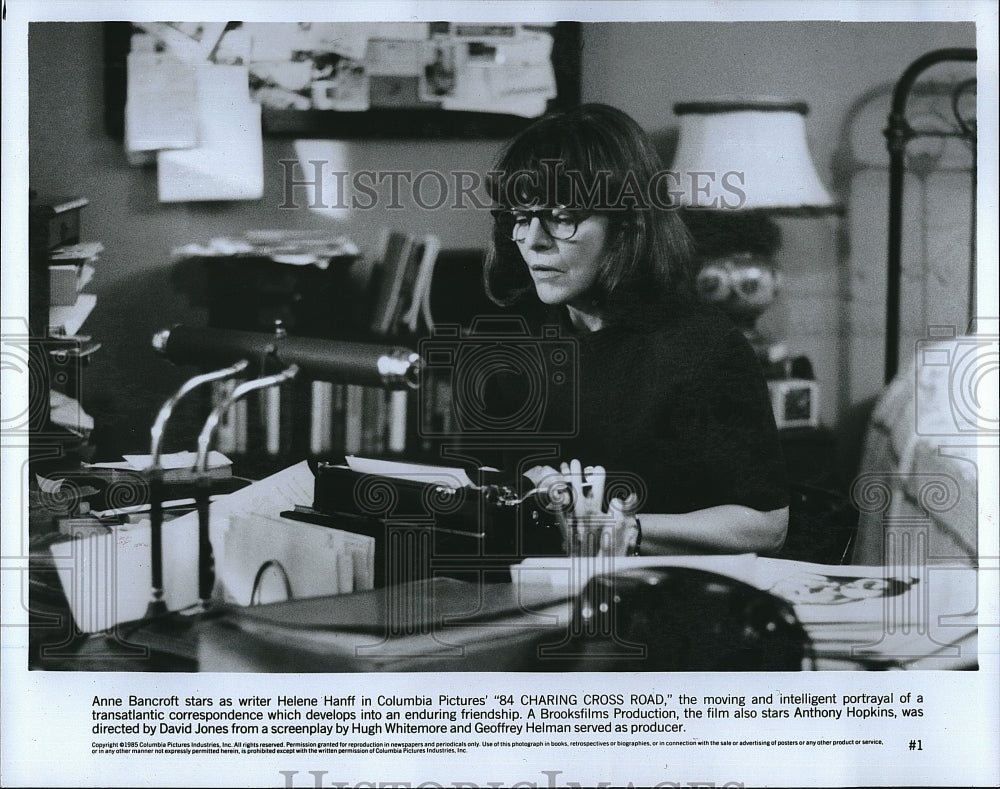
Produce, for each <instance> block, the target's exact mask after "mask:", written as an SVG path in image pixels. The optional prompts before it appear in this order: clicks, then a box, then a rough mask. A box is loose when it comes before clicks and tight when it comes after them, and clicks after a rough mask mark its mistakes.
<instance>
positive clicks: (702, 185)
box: [671, 98, 836, 211]
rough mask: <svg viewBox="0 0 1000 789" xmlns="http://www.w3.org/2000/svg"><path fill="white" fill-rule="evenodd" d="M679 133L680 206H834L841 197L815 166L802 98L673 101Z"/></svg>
mask: <svg viewBox="0 0 1000 789" xmlns="http://www.w3.org/2000/svg"><path fill="white" fill-rule="evenodd" d="M674 112H675V113H677V115H678V116H679V117H680V121H681V128H680V140H679V142H678V146H677V154H676V156H675V157H674V165H673V167H672V168H671V169H672V170H673V171H674V172H675V173H676V174H677V177H678V179H679V181H680V184H681V188H680V189H679V190H678V192H677V197H678V199H679V201H680V203H681V205H682V206H685V207H690V208H715V209H732V210H744V211H750V210H756V209H762V210H775V211H781V210H785V211H796V210H810V209H812V210H829V209H835V208H836V203H835V202H834V200H833V198H832V197H831V196H830V193H829V192H828V191H827V189H826V187H825V186H824V185H823V182H822V181H821V180H820V178H819V175H818V174H817V173H816V168H815V167H814V166H813V162H812V157H811V156H810V154H809V145H808V143H807V141H806V128H805V116H806V114H807V113H808V112H809V107H808V106H807V105H806V104H805V103H804V102H789V101H784V100H778V99H761V98H751V99H718V100H712V101H704V102H687V103H682V104H676V105H674Z"/></svg>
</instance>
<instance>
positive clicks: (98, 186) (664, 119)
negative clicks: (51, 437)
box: [29, 22, 975, 450]
mask: <svg viewBox="0 0 1000 789" xmlns="http://www.w3.org/2000/svg"><path fill="white" fill-rule="evenodd" d="M974 44H975V36H974V30H973V28H972V26H971V25H954V24H952V25H949V24H918V23H906V24H895V23H894V24H841V23H832V22H822V23H815V22H796V23H766V24H764V23H739V24H725V23H654V24H641V25H639V24H628V23H615V24H600V25H589V26H585V29H584V36H583V46H584V49H583V81H582V95H583V99H584V100H585V101H605V102H608V103H612V104H615V105H617V106H619V107H621V108H622V109H624V110H625V111H627V112H629V113H631V114H632V115H633V116H634V117H635V118H636V119H637V120H638V121H639V123H640V124H642V125H643V126H644V127H645V128H646V129H647V130H649V131H650V132H651V133H652V134H653V135H654V137H655V138H656V139H657V140H659V141H660V142H661V143H662V144H663V148H664V151H665V152H666V153H668V154H669V152H670V148H671V140H672V134H673V133H674V129H675V127H676V117H675V116H674V114H673V111H672V107H673V104H674V103H675V102H677V101H681V100H685V99H701V98H705V97H711V96H718V95H724V94H768V95H778V96H784V97H788V98H793V99H802V100H805V101H806V102H808V103H809V104H810V106H811V108H812V111H811V114H810V116H809V117H808V119H807V130H808V133H809V136H810V142H811V145H812V150H813V155H814V159H815V161H816V164H817V167H818V169H819V172H820V174H821V176H822V177H823V178H824V180H825V181H826V183H827V184H828V185H833V184H835V183H836V181H837V177H838V175H837V173H836V172H835V168H834V164H835V161H836V158H837V155H838V151H839V150H840V147H841V144H842V140H843V137H844V134H845V131H844V126H845V123H846V122H847V121H848V119H849V115H850V113H851V111H852V107H853V105H854V103H855V102H856V101H858V99H859V98H860V97H862V96H864V95H866V94H869V93H873V92H874V93H878V91H879V90H880V89H883V88H885V87H886V86H887V85H889V84H891V83H892V82H894V81H895V80H896V79H897V78H898V76H899V74H900V73H901V72H902V70H903V69H904V68H905V67H906V66H907V65H908V64H909V63H910V62H911V61H912V60H913V59H915V58H916V57H917V56H919V55H921V54H923V53H924V52H926V51H929V50H931V49H935V48H938V47H943V46H973V45H974ZM101 67H102V31H101V26H100V25H99V24H79V23H77V24H56V23H45V24H37V23H36V24H34V25H33V26H32V28H31V31H30V36H29V69H30V77H29V80H30V85H29V88H30V116H29V124H30V127H29V133H30V135H31V138H30V139H31V150H30V179H31V184H32V186H33V187H34V188H35V189H37V190H39V191H41V192H42V193H47V194H67V193H76V194H82V195H86V196H87V197H88V198H89V199H90V201H91V205H90V206H89V207H88V208H86V209H85V210H84V229H85V235H86V237H87V238H90V239H96V240H100V241H102V242H103V243H104V245H105V247H106V251H105V253H104V255H103V259H102V261H101V264H100V270H99V272H98V275H97V278H96V281H95V285H94V288H95V292H97V293H98V296H99V303H98V307H97V310H96V311H95V313H94V315H93V316H92V317H91V318H90V320H89V321H88V323H87V324H86V327H85V329H86V331H87V332H89V333H91V334H93V335H94V336H95V338H100V339H102V340H103V341H104V348H103V349H102V351H101V352H100V353H99V354H98V357H99V358H98V359H97V360H96V361H95V362H94V363H93V365H92V367H91V369H90V370H89V371H88V390H87V392H86V404H87V407H88V410H90V411H91V413H92V414H93V415H94V416H95V417H96V418H97V419H98V421H99V423H103V424H104V425H105V426H106V427H107V429H108V431H109V432H110V434H111V436H110V438H111V440H110V441H109V445H114V446H116V447H122V448H127V449H132V450H135V449H139V448H141V447H142V446H144V445H145V443H146V441H147V438H146V431H147V430H148V425H149V423H150V421H151V419H152V415H153V414H154V412H155V408H156V406H157V405H158V403H159V401H160V400H161V399H162V397H163V396H165V394H166V393H167V392H169V391H170V389H171V388H172V387H174V386H176V384H177V383H178V382H179V381H180V380H181V379H182V378H183V371H180V370H176V369H173V368H171V367H170V365H168V364H167V363H165V362H162V361H160V360H158V359H156V358H155V357H154V356H153V354H152V352H151V351H150V350H149V338H150V336H151V335H152V333H153V331H155V330H156V329H158V328H161V327H163V326H168V325H170V324H172V323H176V322H189V323H196V322H199V321H202V320H204V313H203V311H202V308H201V307H200V306H198V305H195V304H192V303H190V302H189V301H188V300H187V299H186V298H185V297H184V296H181V295H179V294H178V293H177V292H176V290H175V287H174V284H173V283H172V282H171V271H172V266H171V262H170V252H171V249H173V248H174V247H176V246H179V245H181V244H185V243H188V242H191V241H207V240H209V239H210V238H212V237H213V236H220V235H232V236H235V235H239V234H241V233H242V232H244V231H245V230H248V229H254V228H317V227H329V228H330V229H331V230H332V231H333V232H337V233H341V232H342V233H346V234H348V235H350V236H352V237H353V238H355V239H356V240H357V242H358V243H359V245H361V246H362V248H363V249H370V248H371V245H372V243H373V241H374V239H375V238H376V235H377V230H378V228H379V227H380V226H381V225H383V224H393V225H396V226H400V227H413V228H424V229H426V230H428V231H433V232H435V233H438V234H439V235H440V236H441V238H442V240H443V242H444V244H445V246H446V247H448V246H450V247H462V246H478V245H481V244H482V242H483V239H484V238H485V237H486V233H487V228H488V217H487V216H485V215H483V214H482V213H481V212H467V213H465V214H463V215H462V216H461V217H458V218H457V219H456V217H455V216H454V215H452V214H449V213H448V212H447V211H437V212H432V211H422V210H419V209H418V208H416V207H413V206H411V207H409V208H407V209H404V210H402V211H395V212H393V211H380V212H376V211H369V212H357V213H355V214H347V215H336V216H330V215H322V214H318V213H315V212H312V211H309V210H308V209H307V208H305V201H304V200H303V201H301V203H302V206H301V207H300V208H299V209H297V210H287V209H280V208H279V207H278V206H280V205H281V203H282V202H283V195H282V194H281V192H282V188H283V183H282V169H281V166H280V165H279V164H278V162H279V161H280V160H282V159H290V158H294V156H295V148H294V145H293V143H292V142H290V141H280V140H274V139H268V140H266V141H265V149H264V155H265V183H266V186H265V190H266V193H265V197H264V199H263V200H261V201H255V202H245V203H235V204H186V205H163V204H160V203H158V202H157V200H156V179H155V173H154V172H153V171H151V170H144V169H141V168H133V167H130V166H129V165H128V164H127V163H126V161H125V157H124V154H123V152H122V149H121V146H120V145H119V144H117V143H115V142H113V141H111V140H109V139H108V138H107V137H106V136H105V134H104V131H103V118H102V103H103V94H102V71H101ZM885 102H886V104H885V109H886V112H885V113H884V114H882V115H881V118H883V119H884V117H885V116H886V115H887V114H888V98H886V99H885ZM877 115H878V114H877V113H876V116H877ZM879 123H882V124H883V125H884V122H883V121H879ZM855 132H856V133H859V134H861V135H869V136H870V138H873V139H880V138H881V132H882V125H872V126H871V128H868V129H860V130H855ZM497 146H498V143H497V142H495V141H469V142H464V141H441V142H433V141H423V142H416V143H414V142H408V141H396V142H393V141H382V142H370V143H369V142H364V143H361V142H354V143H340V142H322V143H317V144H316V145H315V146H313V149H312V151H311V154H312V155H314V156H315V155H319V156H321V157H323V158H329V159H330V161H331V163H335V164H336V165H337V166H338V167H344V168H345V169H346V168H350V169H358V168H362V167H364V168H371V169H379V168H391V169H413V170H424V169H430V168H440V169H442V170H444V171H449V170H456V169H467V170H472V171H477V172H482V171H484V170H485V169H487V168H488V165H489V163H490V161H491V159H492V157H493V154H494V152H495V150H496V148H497ZM847 208H848V212H850V206H849V205H848V206H847ZM847 219H850V220H851V227H852V230H851V232H852V233H858V234H861V235H867V236H869V237H873V238H879V237H881V236H883V235H884V232H885V231H884V228H885V219H884V216H879V215H878V214H877V211H876V212H872V214H871V216H867V215H866V216H864V217H857V216H854V217H851V216H850V213H848V217H846V218H837V217H826V218H817V219H787V220H783V221H782V231H783V235H784V243H783V248H782V250H781V253H780V257H779V264H780V265H781V267H782V269H783V271H784V276H785V286H784V294H783V298H782V301H781V303H780V305H778V306H777V307H776V308H774V309H773V310H772V311H771V312H770V313H769V314H768V315H767V316H765V319H764V321H765V328H767V329H769V330H770V331H772V332H773V333H775V334H779V335H784V336H786V337H787V339H788V343H789V345H790V348H791V350H792V352H793V353H796V354H798V353H802V354H806V355H808V356H809V357H810V358H811V360H812V362H813V364H814V366H815V368H816V371H817V374H818V376H819V379H820V381H821V383H822V384H823V387H824V399H825V402H824V403H823V408H822V414H823V418H824V421H825V422H826V423H827V424H830V425H835V424H837V423H838V422H842V421H843V420H844V419H845V418H846V417H847V415H848V413H849V411H850V409H851V408H852V407H853V406H854V405H855V404H857V403H858V402H860V401H861V400H863V399H865V398H866V397H867V396H869V395H871V394H874V393H875V392H876V391H878V389H879V388H880V386H881V367H882V362H881V356H880V355H879V354H880V350H879V349H880V347H881V346H880V344H879V343H880V337H879V333H880V328H879V310H880V309H881V307H880V306H879V304H878V302H877V300H874V301H873V300H871V299H870V295H871V292H872V291H873V290H877V287H878V283H877V282H875V283H874V284H873V283H871V282H860V283H859V282H858V281H856V277H853V276H852V273H851V270H850V266H852V265H853V266H854V267H855V268H857V266H858V265H859V263H858V261H856V260H855V261H853V263H852V261H850V259H849V258H850V251H849V249H848V248H847V245H846V243H845V240H844V236H843V232H842V230H843V227H844V223H845V222H846V221H847ZM858 222H860V226H858ZM875 246H876V247H877V244H876V245H875ZM861 265H862V267H864V264H863V263H862V264H861ZM870 267H871V268H872V269H873V270H880V269H881V268H882V267H884V256H883V257H880V258H878V259H872V260H871V261H870ZM860 291H864V292H866V293H867V294H868V296H869V299H868V300H862V301H863V305H862V311H863V312H864V311H867V313H870V315H869V316H868V317H869V319H868V320H862V321H861V322H860V323H859V322H858V321H853V322H852V319H851V318H850V314H851V305H852V304H853V303H854V302H857V301H858V299H859V292H860ZM859 326H860V327H861V328H859ZM855 335H857V339H856V338H855Z"/></svg>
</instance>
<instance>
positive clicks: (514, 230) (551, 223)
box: [509, 208, 585, 241]
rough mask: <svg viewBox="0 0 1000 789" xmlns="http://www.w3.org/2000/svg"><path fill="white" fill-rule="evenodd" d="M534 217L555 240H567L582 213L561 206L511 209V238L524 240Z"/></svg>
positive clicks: (572, 233)
mask: <svg viewBox="0 0 1000 789" xmlns="http://www.w3.org/2000/svg"><path fill="white" fill-rule="evenodd" d="M535 217H538V219H539V220H540V222H541V225H542V229H543V230H545V232H546V233H548V234H549V236H551V237H552V238H554V239H556V240H557V241H567V240H569V239H570V238H572V237H573V236H574V235H575V234H576V230H577V227H578V226H579V224H580V222H582V221H583V220H584V219H585V216H584V215H581V214H579V213H576V212H572V211H569V210H567V209H563V208H538V209H523V210H516V211H511V212H510V214H509V221H510V222H511V234H510V236H511V239H512V240H514V241H524V240H525V239H526V238H527V237H528V228H529V227H530V226H531V220H532V219H534V218H535Z"/></svg>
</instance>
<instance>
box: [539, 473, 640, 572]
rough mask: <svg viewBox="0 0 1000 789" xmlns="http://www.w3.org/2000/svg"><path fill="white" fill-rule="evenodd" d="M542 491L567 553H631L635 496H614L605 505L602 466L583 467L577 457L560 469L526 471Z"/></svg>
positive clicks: (635, 544) (636, 533) (635, 534)
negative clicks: (554, 518) (624, 497)
mask: <svg viewBox="0 0 1000 789" xmlns="http://www.w3.org/2000/svg"><path fill="white" fill-rule="evenodd" d="M525 476H527V477H528V478H529V479H531V481H532V482H533V483H535V486H536V487H537V488H539V489H540V490H543V491H545V493H546V494H547V498H548V500H549V502H550V507H549V508H550V509H551V510H552V511H553V512H554V513H555V516H556V518H557V519H558V522H559V526H560V528H561V530H562V535H563V546H564V548H565V549H566V551H567V553H568V554H569V555H570V556H631V555H633V554H635V552H636V550H637V548H638V543H639V536H640V535H639V521H638V519H637V518H636V516H635V504H636V501H637V499H636V497H635V495H634V494H632V495H631V496H630V497H629V498H628V499H626V500H625V501H623V500H621V499H618V498H614V499H611V501H609V502H608V506H607V509H605V507H604V483H605V479H606V472H605V470H604V467H603V466H586V467H584V466H582V464H581V463H580V461H579V460H576V459H573V460H571V461H570V462H569V463H562V464H561V466H560V470H559V471H556V470H555V469H554V468H552V467H551V466H536V467H534V468H532V469H531V470H529V471H528V472H526V474H525Z"/></svg>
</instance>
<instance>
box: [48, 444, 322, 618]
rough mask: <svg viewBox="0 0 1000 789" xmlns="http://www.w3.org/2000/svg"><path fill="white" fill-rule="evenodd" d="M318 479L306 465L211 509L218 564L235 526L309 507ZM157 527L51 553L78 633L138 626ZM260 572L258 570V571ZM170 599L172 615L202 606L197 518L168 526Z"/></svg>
mask: <svg viewBox="0 0 1000 789" xmlns="http://www.w3.org/2000/svg"><path fill="white" fill-rule="evenodd" d="M312 493H313V474H312V472H311V471H310V470H309V466H308V464H307V463H306V462H305V461H303V462H301V463H298V464H296V465H294V466H290V467H289V468H287V469H284V470H283V471H279V472H278V473H277V474H273V475H272V476H270V477H268V478H266V479H263V480H261V481H260V482H256V483H254V484H253V485H249V486H247V487H245V488H243V489H241V490H238V491H236V492H235V493H232V494H230V495H229V496H225V497H223V498H221V499H219V500H218V501H217V502H215V503H213V504H212V507H211V510H210V513H211V526H210V530H209V533H210V536H211V539H212V547H213V551H214V554H215V559H216V563H217V564H218V565H219V566H222V565H223V564H224V563H225V561H226V556H225V541H224V539H223V538H224V535H225V532H226V530H227V529H228V528H229V525H230V518H232V517H234V516H235V517H237V518H239V517H244V518H249V517H253V516H257V515H263V516H265V517H274V518H276V517H278V515H279V513H281V512H282V511H283V510H290V509H293V508H294V507H295V505H296V504H302V503H303V502H306V501H310V500H311V499H312ZM150 539H151V537H150V525H149V521H146V520H144V521H140V522H139V523H137V524H134V525H131V524H130V525H124V526H119V527H117V528H115V529H114V530H113V531H112V532H111V533H110V534H102V535H96V536H90V537H85V538H83V539H76V540H71V541H68V542H63V543H56V544H55V545H53V546H51V548H50V551H51V553H52V558H53V560H54V564H55V566H56V570H57V572H58V573H59V580H60V581H61V582H62V586H63V589H64V590H65V591H66V597H67V600H68V602H69V605H70V610H71V611H72V612H73V619H74V621H75V622H76V624H77V626H78V627H79V628H80V630H82V631H83V632H85V633H94V632H98V631H100V630H106V629H108V628H110V627H112V626H114V625H115V624H117V623H119V622H128V621H131V620H135V619H139V618H141V617H142V616H143V614H144V613H145V611H146V606H147V604H148V602H149V599H150V588H151V583H152V572H151V569H150V567H151V564H150ZM253 569H254V572H256V570H257V569H259V568H253ZM163 587H164V599H165V602H166V604H167V607H168V608H169V609H170V610H171V611H178V610H181V609H184V608H188V607H190V606H192V605H194V604H195V603H196V602H197V600H198V516H197V514H196V513H190V514H188V515H184V516H182V517H180V518H177V519H175V520H172V521H168V522H167V523H165V524H164V526H163Z"/></svg>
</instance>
